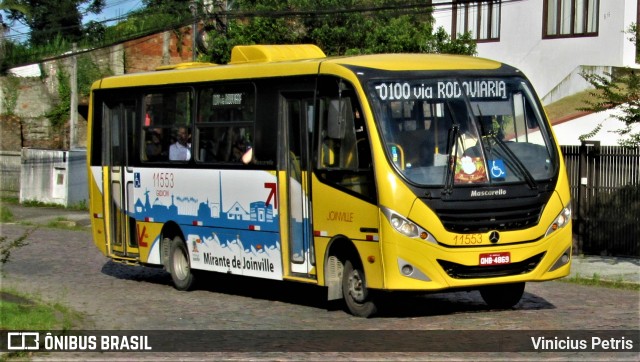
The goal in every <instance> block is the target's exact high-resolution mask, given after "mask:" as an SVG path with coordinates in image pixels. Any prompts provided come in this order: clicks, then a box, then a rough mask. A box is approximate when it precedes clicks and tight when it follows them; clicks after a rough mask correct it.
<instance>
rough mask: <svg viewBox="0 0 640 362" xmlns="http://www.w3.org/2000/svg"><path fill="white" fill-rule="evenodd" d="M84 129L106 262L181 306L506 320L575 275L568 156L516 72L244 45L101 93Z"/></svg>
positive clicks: (469, 61) (491, 64)
mask: <svg viewBox="0 0 640 362" xmlns="http://www.w3.org/2000/svg"><path fill="white" fill-rule="evenodd" d="M89 113H90V116H89V137H88V138H89V140H88V167H89V183H90V209H91V214H92V228H93V239H94V242H95V245H96V246H97V247H98V249H100V251H101V252H102V253H104V254H105V255H106V256H108V257H109V258H111V259H113V260H115V261H119V262H123V263H127V264H136V265H144V266H157V267H163V268H165V269H166V270H167V271H168V272H169V273H170V274H171V276H172V279H173V281H174V284H175V287H176V288H177V289H179V290H187V289H190V288H192V287H193V286H194V285H195V282H196V281H198V280H200V281H202V280H203V279H204V280H206V278H207V273H205V272H220V273H229V274H236V275H244V276H251V277H258V278H266V279H274V280H287V281H299V282H304V283H312V284H316V285H318V286H320V287H325V288H327V296H328V300H339V299H343V300H344V302H345V303H344V304H345V305H346V307H347V310H348V311H349V312H350V313H352V314H354V315H356V316H361V317H368V316H371V315H373V314H374V313H376V312H377V310H378V307H379V303H377V302H379V300H380V299H379V298H380V296H381V294H384V293H385V292H390V291H415V292H429V291H444V290H469V289H475V290H480V293H481V295H482V298H483V299H484V301H485V302H486V303H487V304H488V305H489V306H491V307H495V308H510V307H512V306H514V305H515V304H517V303H518V302H519V300H520V298H521V296H522V294H523V291H524V287H525V283H526V282H533V281H545V280H551V279H557V278H561V277H564V276H566V275H567V274H568V273H569V268H570V264H571V246H572V238H571V209H570V191H569V182H568V179H567V175H566V171H565V168H564V164H563V159H562V157H561V153H560V149H559V147H558V144H557V142H556V139H555V137H554V134H553V132H552V129H551V127H550V125H549V122H548V121H547V118H546V116H545V113H544V110H543V108H542V106H541V104H540V102H539V100H538V98H537V96H536V94H535V92H534V90H533V88H532V86H531V84H530V83H529V81H528V80H527V79H526V78H525V76H524V75H523V74H522V73H521V72H520V71H518V70H517V69H515V68H513V67H510V66H508V65H505V64H501V63H499V62H495V61H491V60H487V59H480V58H475V57H466V56H453V55H429V54H379V55H363V56H352V57H326V56H325V54H324V53H323V52H322V50H321V49H319V48H318V47H316V46H314V45H252V46H237V47H235V48H234V49H233V50H232V56H231V61H230V62H229V64H225V65H216V64H202V63H187V64H180V65H176V66H167V67H162V68H159V69H158V70H157V71H154V72H145V73H137V74H128V75H122V76H114V77H108V78H104V79H102V80H99V81H97V82H95V83H94V85H93V88H92V91H91V102H90V110H89Z"/></svg>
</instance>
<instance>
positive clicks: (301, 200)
mask: <svg viewBox="0 0 640 362" xmlns="http://www.w3.org/2000/svg"><path fill="white" fill-rule="evenodd" d="M283 98H284V99H283V101H282V102H281V108H280V109H281V111H280V114H281V125H282V130H283V131H284V132H283V133H284V134H285V142H284V143H285V144H284V145H283V146H282V147H281V160H282V161H283V162H281V165H283V166H282V167H283V169H285V170H287V173H286V174H287V177H286V190H287V191H286V192H287V194H286V195H287V196H286V207H287V209H286V210H287V218H286V223H287V230H288V239H289V240H288V245H289V247H288V248H287V249H288V250H289V269H290V272H291V274H293V275H295V276H298V277H307V278H310V279H315V278H316V275H315V272H314V267H315V262H316V261H315V251H314V249H313V242H312V241H313V231H312V229H311V179H310V177H311V175H310V171H311V168H310V164H311V162H310V160H309V148H310V140H311V134H310V131H309V130H310V129H311V125H310V124H309V120H310V119H311V117H312V116H313V93H296V94H286V95H284V97H283Z"/></svg>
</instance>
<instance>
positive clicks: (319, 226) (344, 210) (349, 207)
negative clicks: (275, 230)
mask: <svg viewBox="0 0 640 362" xmlns="http://www.w3.org/2000/svg"><path fill="white" fill-rule="evenodd" d="M312 182H313V186H312V189H313V193H314V195H318V196H316V197H314V200H313V202H314V204H313V231H314V235H316V237H315V241H314V242H315V250H316V255H318V256H326V250H327V247H328V243H329V241H330V240H331V239H332V238H333V237H335V236H338V235H341V236H345V237H346V238H348V239H349V240H351V241H352V242H353V244H354V246H355V247H356V249H357V250H358V254H359V256H360V260H361V262H362V266H363V267H364V272H365V275H366V276H367V286H368V287H370V288H382V287H383V265H382V257H381V255H380V243H379V237H378V235H379V233H378V231H379V230H378V228H379V224H380V221H379V217H378V207H377V206H376V205H374V204H371V203H369V202H367V201H364V200H362V199H360V198H357V197H355V196H352V195H349V194H347V193H346V192H344V191H340V190H338V189H335V188H333V187H331V186H329V185H326V184H324V183H322V182H320V181H319V180H318V179H317V178H316V177H315V176H314V177H313V181H312ZM369 257H371V258H369ZM369 260H372V262H370V261H369ZM317 267H318V275H319V277H318V282H319V283H320V284H321V285H324V282H325V281H324V263H318V264H317ZM321 268H322V269H321Z"/></svg>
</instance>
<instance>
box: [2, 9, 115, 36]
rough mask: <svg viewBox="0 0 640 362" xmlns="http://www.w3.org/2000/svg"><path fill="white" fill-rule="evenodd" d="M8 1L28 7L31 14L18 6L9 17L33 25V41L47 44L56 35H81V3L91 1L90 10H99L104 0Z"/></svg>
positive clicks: (94, 11) (31, 34)
mask: <svg viewBox="0 0 640 362" xmlns="http://www.w3.org/2000/svg"><path fill="white" fill-rule="evenodd" d="M4 3H6V4H7V5H12V6H21V7H23V8H25V9H27V12H28V14H29V16H26V15H25V13H24V12H19V11H16V10H10V11H9V19H10V20H18V21H21V22H23V23H24V24H26V25H27V26H29V28H30V29H31V33H30V38H29V41H30V43H31V45H32V46H33V45H36V46H37V45H45V44H48V43H49V42H50V41H51V40H52V39H54V38H56V37H58V36H59V37H62V39H64V40H67V41H71V42H74V41H78V40H80V39H81V37H82V34H83V31H82V14H80V10H79V8H80V6H82V5H85V4H88V5H87V7H86V12H87V13H94V14H97V13H100V12H101V11H102V9H103V8H104V4H105V0H57V1H56V2H55V5H53V4H52V1H49V0H5V2H4Z"/></svg>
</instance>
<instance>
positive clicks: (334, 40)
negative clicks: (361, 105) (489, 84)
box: [208, 0, 476, 63]
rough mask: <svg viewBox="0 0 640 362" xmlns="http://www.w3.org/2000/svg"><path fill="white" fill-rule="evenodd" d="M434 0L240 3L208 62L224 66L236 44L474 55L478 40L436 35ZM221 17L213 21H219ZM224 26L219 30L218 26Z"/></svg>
mask: <svg viewBox="0 0 640 362" xmlns="http://www.w3.org/2000/svg"><path fill="white" fill-rule="evenodd" d="M430 5H431V1H424V0H423V1H419V2H414V3H413V5H406V2H403V1H397V0H396V1H394V0H293V1H283V0H236V1H234V2H233V9H227V11H225V12H223V13H224V14H225V18H226V19H225V21H226V23H225V24H224V26H223V27H222V28H223V29H224V30H225V31H223V32H212V33H211V34H209V39H210V40H209V41H210V43H209V47H208V48H209V49H211V51H210V54H208V56H209V57H210V60H211V61H213V62H216V63H226V62H228V60H229V57H230V51H231V48H232V47H233V46H234V45H238V44H293V43H313V44H316V45H318V46H319V47H320V48H322V49H323V51H324V52H325V53H326V54H327V55H344V54H371V53H382V52H392V53H398V52H418V53H444V52H447V53H450V52H453V53H458V54H475V51H476V46H475V42H474V41H473V40H472V39H471V37H470V36H468V35H466V36H464V35H462V36H460V37H459V38H458V39H457V40H451V38H450V37H449V36H448V35H447V34H446V32H445V31H444V29H438V30H437V31H436V32H435V33H434V29H433V23H434V21H433V18H432V16H431V7H430ZM220 18H221V17H220V16H216V14H213V16H211V17H209V20H210V21H211V19H214V20H212V21H214V22H220V21H221V20H220ZM218 28H220V27H218Z"/></svg>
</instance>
